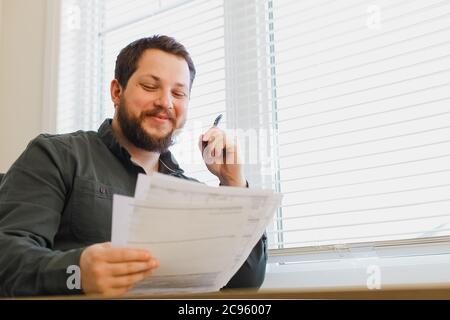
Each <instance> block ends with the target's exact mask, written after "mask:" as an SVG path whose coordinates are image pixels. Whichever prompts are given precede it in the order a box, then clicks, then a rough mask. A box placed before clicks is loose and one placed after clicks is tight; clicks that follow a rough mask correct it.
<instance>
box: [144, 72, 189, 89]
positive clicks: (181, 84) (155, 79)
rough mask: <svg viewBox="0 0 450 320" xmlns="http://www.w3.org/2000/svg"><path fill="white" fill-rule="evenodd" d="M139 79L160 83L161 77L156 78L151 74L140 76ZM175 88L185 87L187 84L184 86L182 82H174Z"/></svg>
mask: <svg viewBox="0 0 450 320" xmlns="http://www.w3.org/2000/svg"><path fill="white" fill-rule="evenodd" d="M141 77H142V78H144V79H145V78H147V79H152V80H154V81H157V82H159V81H162V79H161V77H158V76H157V75H155V74H152V73H145V74H142V75H141ZM175 86H177V87H187V84H185V83H183V82H176V83H175Z"/></svg>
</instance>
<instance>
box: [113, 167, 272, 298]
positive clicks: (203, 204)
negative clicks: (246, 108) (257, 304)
mask: <svg viewBox="0 0 450 320" xmlns="http://www.w3.org/2000/svg"><path fill="white" fill-rule="evenodd" d="M280 203H281V194H275V193H274V192H272V191H269V190H254V189H248V188H235V187H210V186H206V185H203V184H200V183H197V182H191V181H187V180H183V179H179V178H175V177H171V176H168V175H163V174H159V173H155V174H154V175H152V176H148V175H139V177H138V181H137V185H136V191H135V197H134V198H131V197H125V196H120V195H114V200H113V223H112V244H113V245H114V246H118V247H132V248H145V249H147V250H148V251H150V253H151V254H152V255H153V256H154V257H156V258H157V259H158V260H159V262H160V266H159V268H157V269H156V270H155V272H154V273H153V274H152V276H150V277H148V278H147V279H145V280H143V281H141V282H139V283H138V284H137V285H136V286H135V287H134V289H133V291H132V293H137V294H139V293H159V294H160V293H176V292H211V291H218V290H220V288H222V287H223V286H225V285H226V284H227V283H228V281H229V280H230V279H231V277H232V276H233V275H234V274H235V273H236V272H237V271H238V270H239V268H240V267H241V266H242V264H243V263H244V262H245V260H246V259H247V257H248V256H249V254H250V252H251V251H252V249H253V247H254V246H255V244H256V243H257V242H258V241H259V239H260V238H261V236H262V235H263V233H264V231H265V228H266V227H267V225H268V224H269V223H270V221H271V219H272V217H273V215H274V213H275V211H276V209H277V207H278V206H279V205H280Z"/></svg>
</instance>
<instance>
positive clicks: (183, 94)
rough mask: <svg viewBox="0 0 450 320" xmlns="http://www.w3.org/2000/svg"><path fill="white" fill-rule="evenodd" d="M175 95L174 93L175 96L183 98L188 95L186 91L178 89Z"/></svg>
mask: <svg viewBox="0 0 450 320" xmlns="http://www.w3.org/2000/svg"><path fill="white" fill-rule="evenodd" d="M173 95H174V96H175V97H177V98H183V97H185V96H186V94H185V93H184V92H178V91H175V92H174V93H173Z"/></svg>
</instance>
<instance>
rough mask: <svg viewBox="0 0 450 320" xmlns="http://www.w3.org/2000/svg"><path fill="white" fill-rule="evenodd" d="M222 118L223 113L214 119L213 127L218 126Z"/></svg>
mask: <svg viewBox="0 0 450 320" xmlns="http://www.w3.org/2000/svg"><path fill="white" fill-rule="evenodd" d="M220 119H222V114H219V115H218V116H217V118H216V120H214V123H213V127H217V126H218V125H219V122H220Z"/></svg>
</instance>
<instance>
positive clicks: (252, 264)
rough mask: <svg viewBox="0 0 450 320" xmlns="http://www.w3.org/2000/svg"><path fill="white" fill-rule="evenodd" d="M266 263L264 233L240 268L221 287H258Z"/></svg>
mask: <svg viewBox="0 0 450 320" xmlns="http://www.w3.org/2000/svg"><path fill="white" fill-rule="evenodd" d="M266 265H267V236H266V234H265V233H264V235H263V236H262V237H261V239H260V240H259V241H258V243H257V244H256V245H255V246H254V247H253V250H252V252H250V255H249V256H248V258H247V260H245V262H244V264H243V265H242V266H241V268H240V269H239V270H238V271H237V272H236V274H235V275H234V276H233V277H232V278H231V279H230V281H229V282H228V283H227V285H226V286H225V287H224V288H223V289H237V288H255V289H257V288H259V287H261V285H262V283H263V282H264V278H265V275H266Z"/></svg>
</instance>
